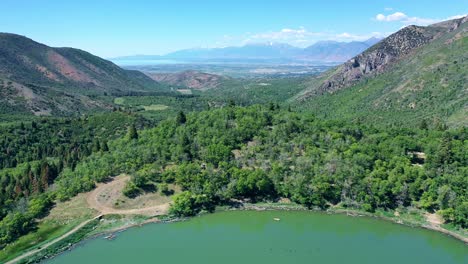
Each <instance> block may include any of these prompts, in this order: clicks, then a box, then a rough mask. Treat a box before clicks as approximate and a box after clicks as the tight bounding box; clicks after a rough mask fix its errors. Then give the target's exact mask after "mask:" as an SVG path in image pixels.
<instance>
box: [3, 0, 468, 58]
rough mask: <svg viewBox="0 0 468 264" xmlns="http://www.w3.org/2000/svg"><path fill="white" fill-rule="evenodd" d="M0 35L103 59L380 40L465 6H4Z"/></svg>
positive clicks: (465, 1) (456, 0) (17, 0)
mask: <svg viewBox="0 0 468 264" xmlns="http://www.w3.org/2000/svg"><path fill="white" fill-rule="evenodd" d="M1 9H2V12H1V13H2V14H1V16H0V32H10V33H17V34H21V35H25V36H27V37H30V38H32V39H34V40H36V41H39V42H42V43H45V44H47V45H50V46H56V47H58V46H60V47H61V46H68V47H75V48H80V49H84V50H86V51H89V52H92V53H94V54H96V55H99V56H103V57H114V56H123V55H134V54H165V53H168V52H171V51H175V50H179V49H185V48H194V47H223V46H240V45H244V44H246V43H261V42H285V43H289V44H292V45H295V46H307V45H310V44H313V43H314V42H316V41H319V40H339V41H352V40H364V39H366V38H369V37H371V36H377V37H381V36H385V35H388V34H390V33H392V32H395V31H397V30H398V29H400V28H401V27H403V26H405V25H408V24H418V25H426V24H430V23H433V22H437V21H440V20H444V19H447V18H451V17H454V16H458V15H464V14H467V13H468V0H446V1H441V0H437V1H434V0H392V1H391V0H354V1H349V0H346V1H345V0H327V1H313V0H302V1H300V0H287V1H283V0H269V1H268V0H228V1H224V0H216V1H215V0H191V1H189V0H186V1H182V0H170V1H161V0H153V1H149V0H147V1H143V0H132V1H120V0H112V1H111V0H101V1H98V0H93V1H91V0H80V1H68V0H60V1H58V0H42V1H35V0H2V1H1Z"/></svg>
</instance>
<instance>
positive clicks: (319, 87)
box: [300, 17, 468, 99]
mask: <svg viewBox="0 0 468 264" xmlns="http://www.w3.org/2000/svg"><path fill="white" fill-rule="evenodd" d="M467 21H468V17H464V18H461V19H456V20H450V21H446V22H442V23H438V24H434V25H431V26H427V27H419V26H408V27H405V28H403V29H401V30H400V31H398V32H396V33H394V34H392V35H390V36H388V37H387V38H385V39H384V40H382V41H380V42H379V43H377V44H376V45H374V46H372V47H371V48H370V49H368V50H366V51H365V52H363V53H361V54H359V55H357V56H356V57H354V58H352V59H350V60H349V61H347V62H345V63H344V64H342V65H340V66H338V67H337V68H335V69H334V70H332V71H330V72H326V73H325V74H324V75H323V76H322V79H321V82H319V83H314V85H313V86H312V87H310V89H308V90H306V91H305V92H304V94H303V95H301V98H300V99H307V98H309V97H311V96H314V95H320V94H324V93H334V92H335V91H338V90H341V89H343V88H346V87H349V86H351V85H353V84H354V83H356V82H358V81H359V80H361V79H363V78H365V77H369V76H372V75H375V74H378V73H381V72H383V71H385V70H386V69H387V68H388V67H391V66H392V65H393V64H394V63H395V62H397V61H398V60H399V59H401V58H403V57H405V56H408V55H409V54H410V53H412V52H413V51H414V50H416V49H418V48H419V47H422V46H424V45H426V44H428V43H430V42H431V41H433V40H435V39H437V38H439V37H440V36H442V35H443V34H444V33H447V32H451V31H453V30H456V29H457V28H458V27H459V26H460V25H461V24H463V23H466V22H467Z"/></svg>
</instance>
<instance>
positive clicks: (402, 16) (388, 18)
mask: <svg viewBox="0 0 468 264" xmlns="http://www.w3.org/2000/svg"><path fill="white" fill-rule="evenodd" d="M406 18H408V16H407V15H406V14H405V13H402V12H395V13H393V14H391V15H387V16H386V15H384V14H378V15H377V16H376V17H375V19H377V20H378V21H387V22H390V21H400V20H403V19H406Z"/></svg>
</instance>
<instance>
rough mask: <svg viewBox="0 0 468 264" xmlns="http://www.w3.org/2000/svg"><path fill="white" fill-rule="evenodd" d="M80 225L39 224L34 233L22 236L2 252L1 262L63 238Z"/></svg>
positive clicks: (48, 222)
mask: <svg viewBox="0 0 468 264" xmlns="http://www.w3.org/2000/svg"><path fill="white" fill-rule="evenodd" d="M77 224H78V223H75V224H73V223H70V224H69V225H65V226H64V225H59V224H57V223H56V222H51V221H44V222H42V223H40V224H39V226H38V229H37V231H36V232H34V233H30V234H28V235H25V236H22V237H21V238H20V239H18V240H17V241H16V242H15V243H13V244H10V245H8V246H7V247H5V248H4V249H3V250H1V251H0V262H4V261H7V260H10V259H13V258H15V257H17V256H19V255H20V254H21V253H23V252H25V251H29V250H30V249H32V248H38V247H40V245H41V244H44V243H45V242H47V241H49V240H52V239H54V238H56V237H58V236H61V235H63V234H65V233H66V232H68V231H69V230H71V229H72V228H73V227H74V226H75V225H77Z"/></svg>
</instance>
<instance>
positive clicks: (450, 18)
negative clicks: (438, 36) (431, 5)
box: [444, 14, 468, 20]
mask: <svg viewBox="0 0 468 264" xmlns="http://www.w3.org/2000/svg"><path fill="white" fill-rule="evenodd" d="M466 16H468V14H464V15H454V16H451V17H447V18H446V19H444V20H452V19H459V18H462V17H466Z"/></svg>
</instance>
